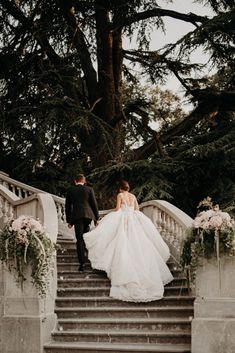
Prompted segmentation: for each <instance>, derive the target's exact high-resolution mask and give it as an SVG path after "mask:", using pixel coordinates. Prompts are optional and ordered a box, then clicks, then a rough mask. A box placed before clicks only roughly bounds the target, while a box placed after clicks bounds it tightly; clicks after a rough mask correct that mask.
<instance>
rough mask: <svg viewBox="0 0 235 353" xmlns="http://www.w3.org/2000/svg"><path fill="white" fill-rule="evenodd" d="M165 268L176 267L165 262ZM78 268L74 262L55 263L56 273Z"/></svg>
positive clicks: (88, 264) (87, 268) (89, 267)
mask: <svg viewBox="0 0 235 353" xmlns="http://www.w3.org/2000/svg"><path fill="white" fill-rule="evenodd" d="M167 266H168V268H169V270H170V271H171V270H176V269H178V268H177V265H176V264H175V263H174V262H167ZM78 267H79V263H78V261H75V262H57V270H58V271H68V270H70V271H75V270H78ZM90 269H91V265H90V263H86V264H85V270H90Z"/></svg>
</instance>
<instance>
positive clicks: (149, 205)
mask: <svg viewBox="0 0 235 353" xmlns="http://www.w3.org/2000/svg"><path fill="white" fill-rule="evenodd" d="M140 210H141V211H142V212H143V213H144V214H145V215H146V216H148V217H149V218H150V219H151V220H152V222H153V224H154V225H155V226H156V228H157V229H158V230H159V232H160V234H161V235H162V237H163V238H164V240H165V241H166V243H167V244H168V246H169V248H170V252H171V255H172V256H173V257H174V258H175V260H176V261H177V262H178V263H179V262H180V254H181V250H182V245H183V241H184V239H185V236H186V234H185V230H186V229H187V228H188V227H190V226H191V225H192V222H193V219H192V218H191V217H189V216H188V215H187V214H186V213H185V212H183V211H182V210H180V209H179V208H178V207H176V206H174V205H172V204H171V203H170V202H167V201H164V200H152V201H147V202H143V203H142V204H140Z"/></svg>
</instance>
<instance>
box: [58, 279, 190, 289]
mask: <svg viewBox="0 0 235 353" xmlns="http://www.w3.org/2000/svg"><path fill="white" fill-rule="evenodd" d="M186 284H187V280H186V278H184V277H179V278H175V279H174V280H173V281H172V282H171V283H169V284H168V286H184V287H185V286H186ZM58 287H59V288H69V287H76V288H82V287H110V280H109V279H108V278H63V279H60V278H59V279H58Z"/></svg>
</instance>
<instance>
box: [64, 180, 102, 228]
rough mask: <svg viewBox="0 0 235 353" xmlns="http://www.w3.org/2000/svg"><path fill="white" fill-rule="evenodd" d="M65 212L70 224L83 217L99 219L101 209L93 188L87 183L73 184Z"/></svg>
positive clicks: (69, 191)
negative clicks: (99, 209)
mask: <svg viewBox="0 0 235 353" xmlns="http://www.w3.org/2000/svg"><path fill="white" fill-rule="evenodd" d="M65 213H66V220H67V223H70V224H74V223H75V222H76V221H77V220H78V219H81V218H89V219H94V220H98V218H99V211H98V206H97V202H96V198H95V194H94V191H93V189H92V188H91V187H89V186H86V185H75V186H72V187H71V188H70V189H69V190H68V192H67V196H66V199H65Z"/></svg>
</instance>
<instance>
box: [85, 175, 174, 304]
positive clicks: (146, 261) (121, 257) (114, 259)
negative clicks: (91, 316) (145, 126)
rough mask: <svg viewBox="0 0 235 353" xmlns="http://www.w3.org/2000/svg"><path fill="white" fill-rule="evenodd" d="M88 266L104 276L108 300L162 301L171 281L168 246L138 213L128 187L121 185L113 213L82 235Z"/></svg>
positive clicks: (127, 185)
mask: <svg viewBox="0 0 235 353" xmlns="http://www.w3.org/2000/svg"><path fill="white" fill-rule="evenodd" d="M84 240H85V243H86V247H87V249H88V257H89V260H90V261H91V266H92V267H93V268H95V269H98V270H103V271H105V272H106V273H107V275H108V277H109V278H110V280H111V289H110V296H111V297H113V298H116V299H121V300H124V301H131V302H148V301H152V300H157V299H161V298H162V297H163V293H164V284H167V283H169V282H171V281H172V280H173V277H172V275H171V273H170V271H169V269H168V267H167V265H166V261H167V260H168V258H169V256H170V252H169V249H168V246H167V245H166V243H165V242H164V241H163V239H162V237H161V235H160V234H159V232H158V231H157V229H156V228H155V226H154V224H153V223H152V222H151V220H150V219H149V218H148V217H146V216H145V215H144V214H143V213H142V212H140V211H139V206H138V202H137V200H136V197H135V195H133V194H131V193H130V192H129V184H128V182H127V181H122V182H121V183H120V187H119V193H118V195H117V203H116V208H115V211H114V212H111V213H109V214H108V215H107V216H105V217H104V218H103V219H102V220H101V221H100V223H99V225H98V226H97V227H96V228H94V229H93V230H92V231H90V232H89V233H85V234H84Z"/></svg>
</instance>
